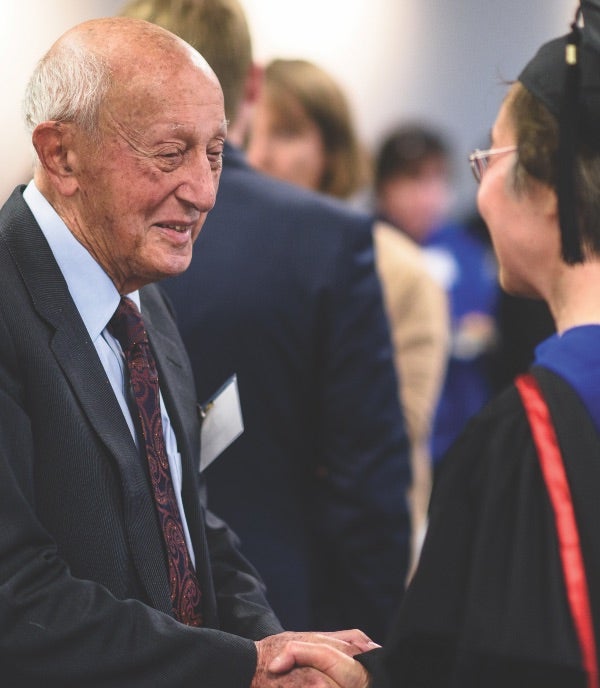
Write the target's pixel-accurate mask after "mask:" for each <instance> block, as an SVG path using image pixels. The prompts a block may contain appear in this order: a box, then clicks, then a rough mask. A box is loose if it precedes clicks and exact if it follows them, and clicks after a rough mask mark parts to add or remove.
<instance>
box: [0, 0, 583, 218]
mask: <svg viewBox="0 0 600 688" xmlns="http://www.w3.org/2000/svg"><path fill="white" fill-rule="evenodd" d="M242 2H243V4H244V7H245V8H246V11H247V14H248V18H249V21H250V26H251V29H252V32H253V35H254V42H255V52H256V56H257V58H258V59H259V60H260V61H266V60H268V59H270V58H272V57H276V56H285V57H306V58H308V59H312V60H315V61H317V62H319V63H320V64H321V65H322V66H323V67H325V68H326V69H328V70H329V71H330V72H331V73H332V74H333V75H334V76H336V77H337V78H338V79H339V81H340V82H341V83H342V85H343V86H344V87H345V88H346V91H347V93H348V95H349V97H350V99H351V102H352V104H353V107H354V112H355V116H356V121H357V125H358V128H359V131H360V134H361V136H362V137H363V139H364V141H365V143H367V144H368V145H369V146H374V145H376V143H377V142H378V141H379V140H380V138H381V137H382V136H383V134H384V132H386V131H387V130H388V129H389V128H390V127H391V126H393V125H394V124H396V123H397V122H399V121H400V120H401V119H403V118H406V117H416V118H422V119H425V120H426V121H429V122H431V123H432V124H434V125H437V126H440V127H442V128H443V129H444V130H445V131H446V132H447V134H448V136H449V137H450V138H451V139H452V140H453V142H454V144H455V145H454V148H455V152H456V157H457V160H458V162H459V163H460V164H459V165H457V171H458V177H457V182H458V204H459V206H460V207H461V208H462V207H466V206H469V205H471V204H472V202H473V199H474V194H475V188H474V184H473V183H472V182H471V179H470V176H469V175H470V173H469V171H468V168H467V164H466V163H465V159H466V155H467V154H468V152H469V151H470V149H471V148H474V147H476V146H479V145H483V144H484V143H485V141H486V137H487V132H488V131H489V129H490V127H491V125H492V123H493V120H494V117H495V113H496V111H497V108H498V105H499V103H500V101H501V98H502V96H503V93H504V91H505V87H504V86H503V85H502V83H501V80H502V79H514V78H516V76H517V75H518V72H519V69H520V68H521V67H522V66H523V65H524V63H525V62H526V61H527V60H528V59H529V58H530V57H531V55H532V53H533V51H534V50H535V49H536V48H537V47H538V45H539V44H540V43H542V42H543V41H545V40H548V39H549V38H552V37H553V36H555V35H558V34H561V33H564V32H566V30H567V27H568V23H569V21H570V20H571V17H572V15H573V12H574V8H575V6H576V3H575V1H574V0H526V2H524V1H523V0H303V2H301V3H300V2H297V3H292V2H289V1H287V0H242ZM5 4H6V7H4V8H3V20H2V23H1V24H0V65H1V66H0V69H1V70H2V71H1V77H2V80H1V83H2V84H3V87H4V94H3V98H2V100H1V102H0V132H1V134H0V135H2V136H3V138H4V141H3V142H2V143H3V149H4V151H5V152H8V156H7V157H5V162H4V165H3V172H2V178H1V179H0V201H2V200H3V199H4V198H5V197H6V196H7V195H8V193H9V192H10V191H11V190H12V187H13V186H14V184H15V183H17V182H19V181H22V180H23V179H24V178H26V177H27V176H28V144H27V137H26V135H25V132H24V128H23V125H22V124H21V119H20V100H21V94H22V92H23V88H24V84H25V82H26V78H27V75H28V74H29V72H30V71H31V69H32V67H33V65H34V64H35V61H36V60H37V59H38V58H39V57H40V56H41V55H42V54H43V52H44V51H45V50H46V49H47V48H48V47H49V46H50V44H51V43H52V42H53V41H54V39H55V38H56V37H57V36H58V35H59V34H60V33H62V31H63V30H64V29H66V28H68V27H69V26H71V25H73V24H75V23H77V22H79V21H82V20H84V19H88V18H91V17H96V16H102V15H110V14H113V13H115V12H117V11H118V9H119V8H120V7H121V5H122V2H121V0H51V3H50V2H49V1H48V0H20V1H19V2H18V3H13V2H11V3H5ZM50 7H51V9H50Z"/></svg>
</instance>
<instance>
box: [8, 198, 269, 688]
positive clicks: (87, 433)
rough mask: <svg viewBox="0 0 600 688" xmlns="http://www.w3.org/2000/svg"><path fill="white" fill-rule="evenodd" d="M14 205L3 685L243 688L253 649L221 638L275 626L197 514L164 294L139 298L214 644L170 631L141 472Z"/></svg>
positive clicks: (240, 568) (29, 227) (58, 286)
mask: <svg viewBox="0 0 600 688" xmlns="http://www.w3.org/2000/svg"><path fill="white" fill-rule="evenodd" d="M21 191H22V189H17V190H16V191H15V192H14V193H13V195H12V196H11V197H10V198H9V200H8V201H7V203H6V205H5V206H4V208H2V210H1V211H0V284H1V294H2V295H1V297H0V427H1V434H0V523H1V524H2V526H1V531H0V635H1V637H2V641H0V673H1V674H2V676H3V677H7V676H10V677H13V683H10V682H9V684H10V685H14V686H29V685H35V686H38V685H44V686H61V687H62V688H65V687H66V686H106V687H107V688H109V687H110V688H114V687H115V686H140V687H141V686H144V687H147V686H153V687H154V686H174V685H177V686H192V685H194V686H197V685H211V686H212V685H215V686H231V687H232V688H233V687H236V688H237V687H238V686H243V685H248V684H249V682H250V680H251V677H252V674H253V671H254V668H255V649H254V645H253V643H252V642H251V641H249V640H245V639H242V638H238V637H237V636H234V635H230V634H231V633H236V634H240V635H244V636H246V638H260V637H262V636H264V635H267V634H270V633H272V632H277V631H278V630H279V629H280V626H279V624H278V622H277V621H276V619H275V617H274V616H273V614H272V612H271V611H270V609H269V608H268V606H267V604H266V602H265V600H264V596H263V594H262V589H261V584H260V583H259V581H258V580H257V579H256V577H255V576H254V571H253V569H252V568H251V567H250V566H249V564H248V563H247V562H246V561H245V560H244V559H243V558H242V557H241V556H240V555H239V554H238V553H237V551H236V549H235V546H234V542H233V536H232V534H231V532H230V531H229V530H228V529H227V528H226V527H225V526H224V524H223V523H222V522H219V521H218V520H217V519H216V518H214V517H213V516H212V515H210V514H208V513H205V512H204V509H203V506H202V504H201V501H200V498H199V489H200V483H199V479H198V465H197V464H198V456H199V422H198V417H197V411H196V403H195V393H194V389H193V385H192V384H191V371H190V368H189V361H188V360H187V358H186V355H185V351H184V348H183V345H182V343H181V340H180V339H179V337H178V335H177V333H176V331H175V327H174V325H173V321H172V318H171V314H170V313H169V311H168V310H167V308H166V306H165V303H164V299H163V297H162V296H161V294H160V292H159V290H158V289H157V287H155V286H149V287H146V288H144V289H142V290H141V302H142V312H143V313H144V317H145V322H146V325H147V329H148V333H149V337H150V341H151V344H152V348H153V350H154V353H155V356H156V359H157V364H158V367H159V374H160V378H161V389H162V390H163V394H164V397H165V403H166V405H167V408H168V411H169V415H170V417H171V420H172V422H173V425H174V428H175V432H176V435H177V439H178V446H179V450H180V452H181V456H182V464H183V467H182V468H183V475H184V477H183V485H184V494H183V500H184V506H185V512H186V517H187V520H188V525H189V527H190V533H191V538H192V542H193V546H194V550H195V553H196V561H197V570H198V575H199V579H200V582H201V586H202V591H203V605H204V615H205V619H206V625H207V626H208V627H210V629H221V630H209V629H208V628H203V629H192V628H188V627H186V626H184V625H182V624H180V623H178V622H176V621H175V620H174V619H173V618H172V617H171V616H170V614H171V607H170V601H169V584H168V576H167V566H166V559H165V556H164V553H163V552H164V548H163V544H162V540H161V534H160V530H159V528H160V527H159V525H158V521H157V518H156V514H155V509H154V504H153V501H152V496H151V488H150V486H149V481H148V476H147V469H146V467H145V465H144V463H143V462H142V460H141V459H140V458H139V455H138V452H137V450H136V448H135V445H134V442H133V440H132V438H131V434H130V432H129V430H128V428H127V425H126V423H125V420H124V418H123V415H122V413H121V411H120V409H119V406H118V403H117V401H116V399H115V397H114V394H113V393H112V389H111V386H110V383H109V380H108V378H107V376H106V374H105V372H104V369H103V367H102V364H101V363H100V360H99V358H98V355H97V353H96V350H95V348H94V346H93V344H92V342H91V340H90V338H89V336H88V333H87V331H86V329H85V326H84V324H83V321H82V320H81V318H80V316H79V313H78V311H77V310H76V308H75V305H74V303H73V301H72V299H71V297H70V295H69V292H68V290H67V286H66V282H65V281H64V279H63V277H62V274H61V272H60V270H59V268H58V266H57V264H56V262H55V260H54V257H53V255H52V253H51V251H50V249H49V247H48V244H47V242H46V240H45V238H44V236H43V234H42V233H41V231H40V229H39V227H38V226H37V224H36V223H35V220H34V218H33V216H32V215H31V213H30V211H29V209H28V207H27V205H26V204H25V202H24V201H23V199H22V197H21ZM211 569H212V572H211ZM3 680H4V678H3ZM203 680H205V681H206V683H204V684H202V681H203ZM9 684H6V685H9Z"/></svg>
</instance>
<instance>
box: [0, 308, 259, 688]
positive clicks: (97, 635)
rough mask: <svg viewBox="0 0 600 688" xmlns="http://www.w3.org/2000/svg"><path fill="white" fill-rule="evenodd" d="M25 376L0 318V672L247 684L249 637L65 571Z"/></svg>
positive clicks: (99, 681)
mask: <svg viewBox="0 0 600 688" xmlns="http://www.w3.org/2000/svg"><path fill="white" fill-rule="evenodd" d="M27 376H28V371H27V370H24V369H23V368H22V360H20V358H19V356H18V354H17V350H16V345H15V346H13V343H12V340H11V336H10V334H9V332H8V331H7V328H6V326H5V323H4V319H0V523H1V524H2V528H1V533H0V638H1V640H0V666H1V667H2V675H3V680H6V679H8V677H10V679H12V682H11V683H10V685H14V686H17V685H18V686H21V687H24V688H26V687H28V686H40V685H43V686H48V687H49V688H54V687H56V688H58V687H59V686H60V687H61V688H69V687H72V688H75V687H79V686H94V687H96V688H115V687H116V686H127V687H128V688H138V687H139V688H142V687H147V686H155V687H162V686H164V687H165V688H166V686H174V685H177V686H182V687H183V686H190V687H191V686H194V687H197V686H203V685H205V686H230V688H238V687H239V686H246V685H249V684H250V681H251V678H252V675H253V673H254V670H255V665H256V652H255V648H254V644H253V643H252V641H250V640H247V639H243V638H240V637H238V636H234V635H230V634H227V633H224V632H220V631H215V630H210V629H193V628H189V627H186V626H184V625H182V624H179V623H178V622H176V621H175V620H174V619H172V618H171V617H169V616H167V615H165V614H163V613H161V612H159V611H157V610H155V609H152V608H151V607H149V606H148V605H146V604H143V603H142V602H140V601H137V600H133V599H126V600H119V599H117V598H116V597H115V596H113V595H112V594H111V593H110V592H109V591H108V589H106V588H105V587H103V586H102V585H99V584H97V583H94V582H92V581H90V580H83V579H80V578H76V577H74V576H73V575H72V574H71V572H70V570H69V568H68V566H67V564H66V563H65V561H64V560H63V559H62V558H61V556H60V555H59V553H58V551H57V547H56V544H55V543H54V541H53V540H52V538H51V536H50V534H49V533H48V531H47V530H46V529H45V528H44V526H43V525H42V523H41V522H40V520H39V518H38V517H37V515H36V494H35V488H34V474H35V470H36V464H37V462H38V461H43V460H44V447H40V446H37V445H36V443H35V440H34V437H35V427H34V425H35V420H33V419H32V418H31V417H30V416H29V414H28V413H27V412H26V410H25V409H26V405H27V403H28V401H30V400H28V399H27V397H26V393H25V391H24V390H25V388H28V389H29V388H30V386H29V385H25V384H24V382H23V381H24V380H26V379H27ZM38 394H40V395H46V398H45V399H44V401H45V403H47V404H51V403H53V399H52V395H53V390H50V389H43V388H41V387H40V388H38ZM54 403H56V402H54ZM56 432H57V433H58V432H60V428H58V427H57V428H56ZM57 470H59V467H57ZM65 508H67V507H65ZM74 528H77V524H76V523H75V524H74ZM90 536H93V534H91V533H90ZM7 685H8V684H7Z"/></svg>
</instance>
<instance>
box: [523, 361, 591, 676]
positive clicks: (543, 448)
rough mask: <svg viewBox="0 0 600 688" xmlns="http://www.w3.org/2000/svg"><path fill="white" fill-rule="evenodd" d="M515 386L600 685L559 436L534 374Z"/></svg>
mask: <svg viewBox="0 0 600 688" xmlns="http://www.w3.org/2000/svg"><path fill="white" fill-rule="evenodd" d="M515 385H516V387H517V390H518V391H519V394H520V395H521V399H522V401H523V405H524V407H525V411H526V413H527V417H528V419H529V425H530V427H531V433H532V435H533V441H534V443H535V446H536V449H537V454H538V458H539V461H540V467H541V469H542V475H543V477H544V481H545V483H546V489H547V490H548V495H549V497H550V501H551V503H552V509H553V511H554V521H555V525H556V532H557V536H558V547H559V552H560V559H561V562H562V569H563V576H564V579H565V587H566V590H567V599H568V602H569V607H570V609H571V616H572V618H573V624H574V626H575V632H576V634H577V639H578V641H579V646H580V648H581V656H582V660H583V667H584V669H585V671H586V673H587V675H588V688H600V683H599V681H598V662H597V654H596V640H595V637H594V627H593V624H592V611H591V605H590V598H589V592H588V584H587V578H586V572H585V567H584V563H583V556H582V554H581V544H580V542H579V531H578V529H577V521H576V520H575V511H574V509H573V499H572V497H571V490H570V488H569V483H568V480H567V474H566V472H565V467H564V464H563V459H562V455H561V452H560V447H559V445H558V439H557V437H556V432H555V430H554V425H553V424H552V418H551V417H550V412H549V410H548V406H547V405H546V402H545V400H544V398H543V396H542V393H541V390H540V388H539V386H538V383H537V381H536V379H535V378H534V377H533V375H531V374H526V375H521V376H519V377H518V378H517V379H516V381H515Z"/></svg>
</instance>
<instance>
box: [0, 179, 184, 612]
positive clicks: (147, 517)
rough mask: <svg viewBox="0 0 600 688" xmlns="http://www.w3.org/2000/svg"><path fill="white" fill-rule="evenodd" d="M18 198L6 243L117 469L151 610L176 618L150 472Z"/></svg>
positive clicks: (69, 378) (40, 238)
mask: <svg viewBox="0 0 600 688" xmlns="http://www.w3.org/2000/svg"><path fill="white" fill-rule="evenodd" d="M16 194H17V192H15V193H14V194H13V196H12V197H11V199H10V200H9V204H8V205H9V207H10V208H13V209H14V211H15V212H14V215H13V218H12V220H13V221H11V222H10V223H9V229H8V230H7V232H5V233H4V235H3V239H4V240H5V241H6V244H7V246H8V249H9V251H10V252H11V255H12V256H13V259H14V260H15V263H16V264H17V266H18V268H19V271H20V273H21V275H22V277H23V280H24V282H25V285H26V287H27V289H28V291H29V293H30V295H31V298H32V301H33V305H34V308H35V310H36V311H37V313H38V315H39V316H40V317H41V318H42V319H43V320H45V321H46V322H47V323H48V324H49V325H50V327H51V328H53V329H54V335H53V336H52V338H51V342H50V346H51V349H52V351H53V352H54V355H55V357H56V361H57V363H58V365H59V366H60V367H61V369H62V370H63V372H64V374H65V378H66V380H67V381H68V383H69V385H70V387H71V389H72V391H73V393H74V394H75V396H76V397H77V399H78V400H79V403H80V406H81V409H82V412H83V414H84V415H85V416H86V418H87V419H88V421H89V423H90V424H91V426H92V428H93V429H94V431H95V433H96V434H97V436H98V438H99V439H100V441H101V442H102V443H103V444H104V446H105V447H106V449H107V451H108V452H109V454H110V456H111V458H112V459H113V460H114V462H115V464H116V466H117V468H118V471H119V473H120V476H121V485H122V494H123V500H124V512H125V527H126V530H127V535H128V539H129V544H130V548H131V553H132V556H133V559H134V562H135V566H136V569H137V572H138V575H139V579H140V581H141V582H142V585H143V587H144V589H145V591H146V594H147V595H148V597H149V599H150V601H151V604H152V605H153V606H154V607H156V608H157V609H161V610H162V611H165V612H167V613H172V612H171V603H170V596H169V588H168V574H167V568H166V562H165V558H164V557H161V556H160V555H159V556H152V553H154V552H157V553H158V552H162V551H163V544H162V539H161V536H160V533H159V531H158V528H157V522H156V513H155V509H154V504H153V501H152V499H151V493H150V490H149V488H148V478H147V472H146V469H145V466H144V464H143V462H142V460H141V459H140V456H139V454H138V451H137V449H136V446H135V443H134V442H133V439H132V437H131V434H130V432H129V428H128V426H127V423H126V421H125V419H124V417H123V414H122V412H121V409H120V407H119V404H118V402H117V400H116V398H115V395H114V393H113V391H112V387H111V385H110V382H109V380H108V377H107V375H106V372H105V371H104V368H103V366H102V363H101V362H100V359H99V357H98V354H97V352H96V349H95V347H94V345H93V343H92V341H91V339H90V338H89V335H88V332H87V330H86V328H85V325H84V323H83V321H82V319H81V317H80V315H79V312H78V311H77V309H76V307H75V304H74V303H73V300H72V299H71V296H70V294H69V291H68V288H67V284H66V282H65V280H64V278H63V276H62V273H61V272H60V269H59V267H58V265H57V263H56V261H55V259H54V256H53V254H52V252H51V250H50V247H49V246H48V243H47V242H46V240H45V238H44V236H43V234H42V232H41V231H40V229H39V227H38V226H37V223H36V222H35V219H34V218H33V216H32V215H31V213H30V211H29V208H28V207H27V205H26V204H25V202H24V201H23V200H22V199H21V198H20V194H18V195H17V197H16V196H15V195H16ZM13 200H14V203H13ZM13 230H14V231H13Z"/></svg>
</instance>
